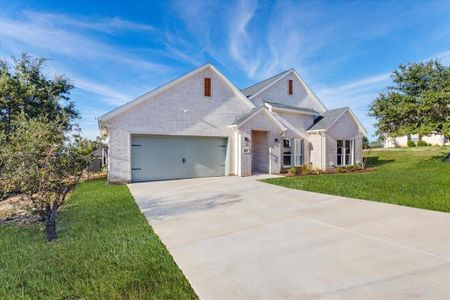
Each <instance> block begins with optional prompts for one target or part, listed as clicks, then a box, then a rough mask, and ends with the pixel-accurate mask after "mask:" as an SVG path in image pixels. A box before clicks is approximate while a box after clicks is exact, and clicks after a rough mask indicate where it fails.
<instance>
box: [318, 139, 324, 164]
mask: <svg viewBox="0 0 450 300" xmlns="http://www.w3.org/2000/svg"><path fill="white" fill-rule="evenodd" d="M319 135H320V170H323V153H324V151H323V134H322V131H319Z"/></svg>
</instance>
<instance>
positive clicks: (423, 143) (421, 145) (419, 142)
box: [417, 141, 428, 147]
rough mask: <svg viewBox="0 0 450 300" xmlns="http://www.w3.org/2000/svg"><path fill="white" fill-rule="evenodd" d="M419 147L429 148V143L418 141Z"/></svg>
mask: <svg viewBox="0 0 450 300" xmlns="http://www.w3.org/2000/svg"><path fill="white" fill-rule="evenodd" d="M417 146H419V147H424V146H428V144H427V142H425V141H418V142H417Z"/></svg>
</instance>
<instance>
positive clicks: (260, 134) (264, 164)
mask: <svg viewBox="0 0 450 300" xmlns="http://www.w3.org/2000/svg"><path fill="white" fill-rule="evenodd" d="M251 143H252V153H251V154H252V174H258V173H268V172H269V140H268V131H260V130H252V140H251Z"/></svg>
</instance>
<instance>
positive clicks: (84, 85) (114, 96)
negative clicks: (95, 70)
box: [70, 76, 133, 105]
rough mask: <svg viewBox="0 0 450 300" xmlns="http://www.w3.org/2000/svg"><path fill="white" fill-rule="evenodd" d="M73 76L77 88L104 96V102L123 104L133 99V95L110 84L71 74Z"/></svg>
mask: <svg viewBox="0 0 450 300" xmlns="http://www.w3.org/2000/svg"><path fill="white" fill-rule="evenodd" d="M70 77H71V78H72V83H73V85H74V86H75V87H76V88H79V89H82V90H85V91H88V92H91V93H94V94H96V95H99V96H101V97H103V102H105V103H107V104H110V105H121V104H124V103H126V102H128V101H130V100H132V99H133V98H132V96H130V95H126V94H123V93H121V92H118V91H115V90H113V89H111V88H110V87H109V85H104V84H101V83H98V82H94V81H92V80H85V79H81V78H76V77H74V76H70Z"/></svg>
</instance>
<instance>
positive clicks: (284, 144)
mask: <svg viewBox="0 0 450 300" xmlns="http://www.w3.org/2000/svg"><path fill="white" fill-rule="evenodd" d="M99 127H100V131H101V134H102V135H103V136H106V137H107V141H108V151H109V152H108V155H109V157H108V178H109V181H110V182H138V181H147V180H161V179H175V178H191V177H207V176H223V175H237V176H249V175H252V174H257V173H271V174H278V173H281V172H283V171H286V170H287V169H288V168H289V167H291V166H301V165H303V164H306V165H308V166H310V167H312V168H315V169H321V170H326V169H330V168H334V167H336V166H343V165H351V164H358V163H360V162H361V160H362V157H361V156H362V137H363V135H366V130H365V129H364V127H363V126H362V124H361V122H360V121H359V120H358V119H357V117H356V116H355V115H354V113H353V112H352V111H351V110H350V108H348V107H344V108H338V109H332V110H327V108H326V107H325V106H324V105H323V103H322V102H321V101H320V100H319V99H318V98H317V96H316V95H314V93H313V92H312V91H311V90H310V88H309V87H308V86H307V85H306V83H305V82H304V81H303V79H302V78H301V77H300V76H299V75H298V74H297V72H296V71H295V70H293V69H291V70H288V71H285V72H283V73H281V74H278V75H276V76H274V77H271V78H269V79H266V80H264V81H262V82H259V83H257V84H255V85H253V86H251V87H248V88H246V89H243V90H239V89H238V88H236V86H234V84H233V83H231V82H230V81H229V80H228V79H227V78H226V77H225V76H224V75H223V74H222V73H220V72H219V71H218V70H217V69H216V68H215V67H214V66H213V65H211V64H207V65H204V66H202V67H199V68H197V69H195V70H194V71H192V72H190V73H188V74H185V75H183V76H181V77H179V78H178V79H175V80H174V81H171V82H169V83H167V84H166V85H163V86H161V87H160V88H157V89H156V90H153V91H151V92H149V93H147V94H145V95H143V96H141V97H139V98H137V99H135V100H133V101H131V102H128V103H127V104H125V105H123V106H121V107H119V108H117V109H115V110H113V111H111V112H109V113H107V114H105V115H103V116H102V117H100V119H99Z"/></svg>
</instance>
